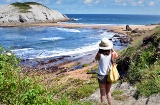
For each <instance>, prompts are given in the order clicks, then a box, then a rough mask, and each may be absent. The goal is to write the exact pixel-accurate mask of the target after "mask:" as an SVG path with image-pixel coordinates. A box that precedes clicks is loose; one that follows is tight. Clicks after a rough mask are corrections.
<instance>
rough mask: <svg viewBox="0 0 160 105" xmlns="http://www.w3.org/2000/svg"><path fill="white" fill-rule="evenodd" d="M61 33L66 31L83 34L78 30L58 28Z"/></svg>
mask: <svg viewBox="0 0 160 105" xmlns="http://www.w3.org/2000/svg"><path fill="white" fill-rule="evenodd" d="M57 29H58V30H60V31H65V32H81V31H79V30H77V29H70V28H57Z"/></svg>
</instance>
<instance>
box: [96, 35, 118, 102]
mask: <svg viewBox="0 0 160 105" xmlns="http://www.w3.org/2000/svg"><path fill="white" fill-rule="evenodd" d="M117 57H118V54H117V53H116V52H115V51H114V50H113V43H112V42H111V41H110V40H108V39H107V38H102V40H101V43H100V44H99V51H98V53H97V55H96V57H95V59H96V60H97V61H98V64H99V66H98V82H99V88H100V94H101V102H102V103H106V96H107V100H108V104H109V105H112V97H111V92H110V88H111V84H112V83H110V82H108V81H107V75H108V71H109V68H110V66H111V60H112V61H114V60H115V59H116V58H117Z"/></svg>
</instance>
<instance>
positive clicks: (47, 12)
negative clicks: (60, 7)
mask: <svg viewBox="0 0 160 105" xmlns="http://www.w3.org/2000/svg"><path fill="white" fill-rule="evenodd" d="M67 20H69V18H68V17H67V16H66V15H63V14H61V13H60V12H58V11H56V10H51V9H49V8H47V7H45V6H43V5H41V4H39V3H36V2H25V3H18V2H17V3H12V4H10V5H7V6H5V7H3V8H0V23H32V22H58V21H67Z"/></svg>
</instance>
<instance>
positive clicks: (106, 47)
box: [99, 38, 113, 50]
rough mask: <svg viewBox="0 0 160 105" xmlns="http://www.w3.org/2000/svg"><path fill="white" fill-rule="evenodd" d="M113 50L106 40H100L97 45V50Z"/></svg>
mask: <svg viewBox="0 0 160 105" xmlns="http://www.w3.org/2000/svg"><path fill="white" fill-rule="evenodd" d="M112 48H113V43H112V42H111V41H110V40H109V39H108V38H102V39H101V43H100V44H99V49H102V50H110V49H112Z"/></svg>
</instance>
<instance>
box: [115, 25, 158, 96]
mask: <svg viewBox="0 0 160 105" xmlns="http://www.w3.org/2000/svg"><path fill="white" fill-rule="evenodd" d="M142 36H143V37H142ZM142 36H141V37H138V38H139V40H136V39H135V40H136V41H135V42H134V43H133V44H132V45H131V46H129V47H128V48H126V49H125V50H124V51H123V52H122V54H121V56H120V58H119V59H118V61H117V63H118V64H119V70H120V71H123V72H124V71H125V72H127V76H126V78H125V79H123V80H126V81H129V82H130V83H132V84H135V85H136V86H137V89H138V91H137V94H136V97H138V96H139V95H145V96H150V95H152V94H155V93H160V27H157V28H156V29H155V30H153V31H152V32H150V33H147V34H146V35H142Z"/></svg>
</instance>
